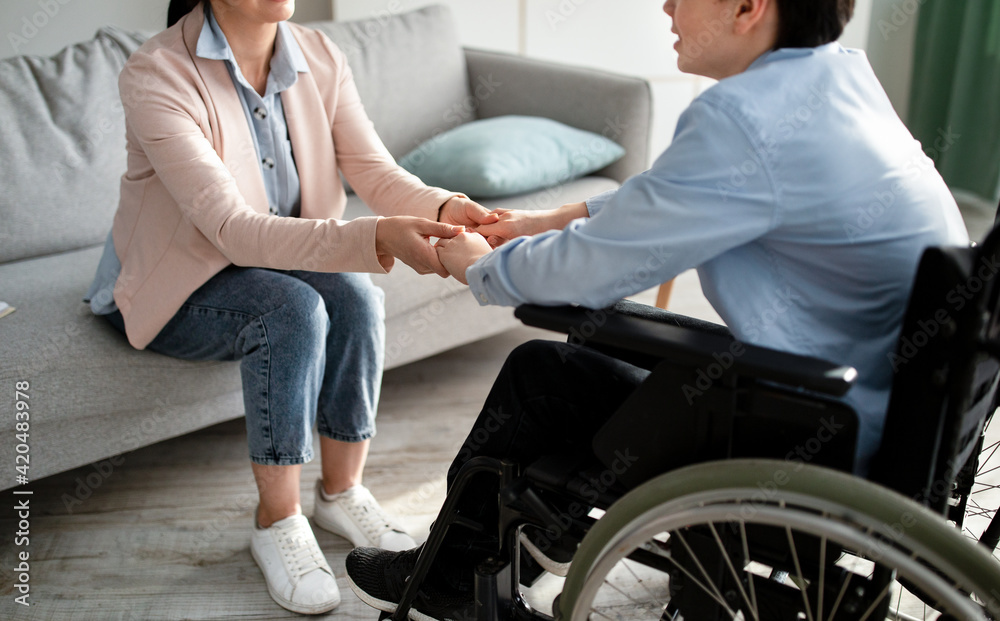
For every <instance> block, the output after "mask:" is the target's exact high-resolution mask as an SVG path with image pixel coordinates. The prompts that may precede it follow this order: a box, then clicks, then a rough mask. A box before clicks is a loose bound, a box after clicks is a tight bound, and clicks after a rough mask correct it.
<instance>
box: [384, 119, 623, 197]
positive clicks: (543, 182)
mask: <svg viewBox="0 0 1000 621" xmlns="http://www.w3.org/2000/svg"><path fill="white" fill-rule="evenodd" d="M623 155H625V149H623V148H622V147H621V146H620V145H618V144H617V143H615V142H614V141H612V140H608V139H607V138H605V137H604V136H600V135H598V134H595V133H592V132H587V131H583V130H580V129H575V128H573V127H569V126H568V125H563V124H562V123H559V122H557V121H553V120H552V119H546V118H542V117H534V116H500V117H496V118H492V119H483V120H480V121H472V122H471V123H466V124H464V125H460V126H458V127H456V128H455V129H452V130H450V131H447V132H445V133H443V134H440V135H438V136H436V137H434V138H431V139H430V140H428V141H427V142H425V143H423V144H422V145H420V146H419V147H417V148H416V149H414V150H413V151H411V152H409V153H407V154H406V155H405V156H403V158H402V159H400V160H399V164H400V165H401V166H402V167H403V168H405V169H406V170H408V171H410V172H411V173H413V174H414V175H416V176H418V177H420V179H421V180H422V181H423V182H424V183H426V184H427V185H433V186H437V187H441V188H445V189H448V190H451V191H453V192H463V193H464V194H467V195H468V196H470V197H472V198H497V197H500V196H509V195H511V194H521V193H523V192H532V191H535V190H541V189H542V188H547V187H551V186H554V185H558V184H560V183H565V182H567V181H570V180H572V179H576V178H577V177H582V176H583V175H586V174H587V173H591V172H594V171H595V170H600V169H601V168H604V167H605V166H607V165H608V164H611V163H612V162H614V161H616V160H618V159H619V158H621V157H622V156H623Z"/></svg>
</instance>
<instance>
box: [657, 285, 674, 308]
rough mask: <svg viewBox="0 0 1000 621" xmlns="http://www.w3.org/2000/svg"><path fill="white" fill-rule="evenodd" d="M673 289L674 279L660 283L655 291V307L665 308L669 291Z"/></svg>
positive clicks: (668, 299)
mask: <svg viewBox="0 0 1000 621" xmlns="http://www.w3.org/2000/svg"><path fill="white" fill-rule="evenodd" d="M673 290H674V281H673V280H668V281H667V282H665V283H663V284H662V285H660V289H659V290H658V291H657V292H656V307H657V308H662V309H663V310H667V305H668V304H669V303H670V293H671V292H672V291H673Z"/></svg>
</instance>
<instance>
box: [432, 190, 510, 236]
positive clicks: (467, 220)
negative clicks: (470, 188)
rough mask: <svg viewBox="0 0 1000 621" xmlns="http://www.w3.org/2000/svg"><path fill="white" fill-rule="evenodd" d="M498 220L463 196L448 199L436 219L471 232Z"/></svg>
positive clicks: (495, 216) (492, 214) (496, 216)
mask: <svg viewBox="0 0 1000 621" xmlns="http://www.w3.org/2000/svg"><path fill="white" fill-rule="evenodd" d="M498 219H499V216H498V215H496V214H494V213H490V212H489V211H487V210H486V208H485V207H483V206H482V205H480V204H479V203H477V202H476V201H474V200H472V199H469V198H465V197H464V196H456V197H454V198H451V199H449V200H448V202H447V203H445V204H444V205H442V206H441V215H440V216H439V217H438V221H439V222H444V223H446V224H456V225H458V226H464V227H466V228H468V229H471V230H476V228H477V227H478V226H480V225H482V224H493V223H494V222H496V221H497V220H498Z"/></svg>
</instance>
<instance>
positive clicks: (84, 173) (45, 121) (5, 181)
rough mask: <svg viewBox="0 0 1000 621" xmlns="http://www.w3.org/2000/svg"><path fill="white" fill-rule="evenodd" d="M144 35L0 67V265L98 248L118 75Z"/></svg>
mask: <svg viewBox="0 0 1000 621" xmlns="http://www.w3.org/2000/svg"><path fill="white" fill-rule="evenodd" d="M145 38H146V37H145V36H144V35H132V34H128V33H125V32H124V31H122V30H119V29H116V28H105V29H102V30H100V31H99V32H98V33H97V36H96V37H95V38H93V39H91V40H90V41H86V42H83V43H78V44H76V45H72V46H70V47H67V48H65V49H63V50H62V51H61V52H59V53H58V54H56V55H55V56H53V57H51V58H40V57H35V56H18V57H14V58H9V59H6V60H3V61H0V110H3V115H4V121H3V123H0V160H2V161H3V163H4V165H3V166H0V188H3V192H0V263H2V262H6V261H12V260H15V259H23V258H28V257H35V256H41V255H45V254H50V253H53V252H61V251H66V250H72V249H75V248H82V247H85V246H89V245H93V244H96V243H99V242H100V241H101V240H102V239H103V238H104V236H105V235H107V232H108V228H109V227H110V226H111V218H112V215H113V214H114V212H115V208H116V207H117V206H118V180H119V178H120V177H121V175H122V173H123V172H125V121H124V116H123V113H122V106H121V101H120V100H119V97H118V73H119V71H121V68H122V67H123V66H124V64H125V59H126V58H127V57H128V55H129V54H131V53H132V51H134V50H135V49H137V48H138V47H139V45H141V44H142V41H144V40H145Z"/></svg>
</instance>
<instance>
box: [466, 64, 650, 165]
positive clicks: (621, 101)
mask: <svg viewBox="0 0 1000 621" xmlns="http://www.w3.org/2000/svg"><path fill="white" fill-rule="evenodd" d="M465 60H466V65H467V67H468V71H469V90H470V92H471V93H472V94H473V95H474V96H475V98H476V104H477V106H478V107H477V117H478V118H481V119H485V118H490V117H495V116H501V115H506V114H521V115H529V116H543V117H547V118H550V119H554V120H556V121H559V122H561V123H565V124H567V125H571V126H573V127H577V128H579V129H584V130H587V131H592V132H595V133H597V134H602V135H604V136H606V137H608V138H610V139H612V140H614V141H615V142H617V143H618V144H620V145H621V146H622V147H624V148H625V151H626V153H625V156H624V157H623V158H622V159H620V160H618V161H617V162H615V163H613V164H611V165H610V166H608V167H606V168H604V169H602V170H600V171H597V173H595V174H597V175H601V176H604V177H610V178H612V179H615V180H616V181H618V182H619V183H622V182H624V181H625V180H626V179H628V178H629V177H631V176H632V175H635V174H638V173H640V172H642V171H644V170H646V169H647V168H648V167H649V136H650V128H651V123H652V94H651V93H652V91H651V89H650V86H649V83H648V82H646V81H645V80H643V79H640V78H634V77H629V76H623V75H617V74H613V73H608V72H605V71H596V70H593V69H584V68H580V67H573V66H569V65H562V64H558V63H552V62H546V61H540V60H534V59H529V58H523V57H521V56H515V55H512V54H503V53H499V52H487V51H483V50H474V49H468V48H466V50H465Z"/></svg>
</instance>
